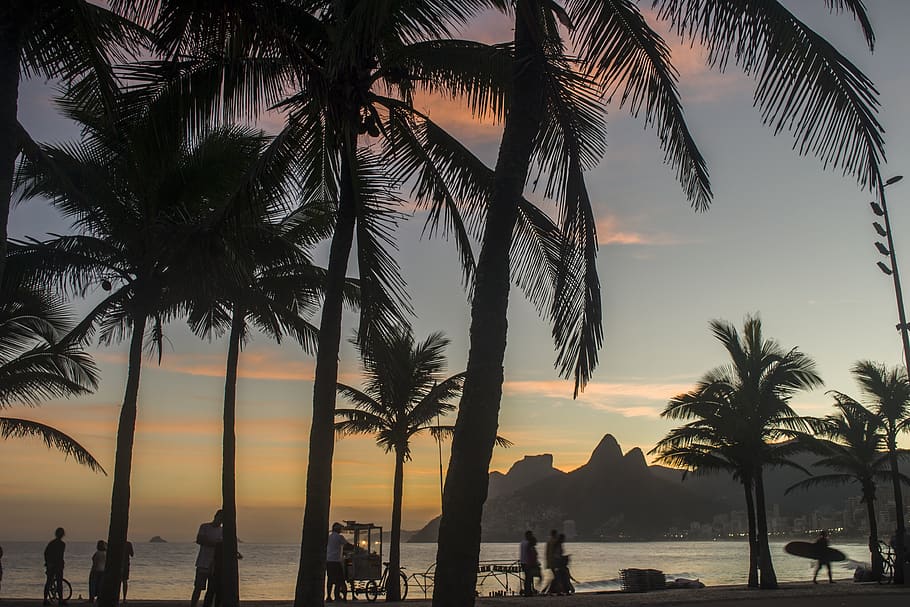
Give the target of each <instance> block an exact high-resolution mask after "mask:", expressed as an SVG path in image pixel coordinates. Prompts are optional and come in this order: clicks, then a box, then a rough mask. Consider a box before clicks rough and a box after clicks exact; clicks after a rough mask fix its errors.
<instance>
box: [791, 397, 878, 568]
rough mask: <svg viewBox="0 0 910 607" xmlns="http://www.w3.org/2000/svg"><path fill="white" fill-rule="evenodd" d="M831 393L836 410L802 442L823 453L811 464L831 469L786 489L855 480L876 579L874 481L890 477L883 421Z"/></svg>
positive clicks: (876, 534)
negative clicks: (866, 515) (864, 509)
mask: <svg viewBox="0 0 910 607" xmlns="http://www.w3.org/2000/svg"><path fill="white" fill-rule="evenodd" d="M830 394H831V395H832V396H833V397H834V400H835V404H834V407H835V408H836V409H837V411H838V412H837V414H835V415H828V416H826V417H825V418H824V419H819V420H813V422H812V427H813V428H812V429H813V435H810V436H806V437H804V438H803V439H802V443H803V444H804V445H805V446H806V448H807V449H809V450H810V451H812V452H813V453H816V454H817V455H819V456H821V457H822V459H820V460H818V461H817V462H815V463H814V466H816V467H818V468H826V469H828V470H831V471H832V472H830V473H828V474H819V475H815V476H812V477H810V478H807V479H804V480H801V481H800V482H798V483H794V484H793V485H792V486H790V487H788V488H787V490H786V491H785V493H790V492H791V491H794V490H796V489H812V488H814V487H818V486H823V485H828V486H830V485H835V486H839V485H846V484H848V483H858V484H859V487H860V491H861V493H862V496H863V497H862V501H863V503H864V504H866V513H867V514H868V517H869V552H870V554H871V555H872V575H873V576H874V578H875V579H878V578H879V577H880V576H881V574H882V556H881V553H880V552H879V548H878V521H877V519H876V516H875V487H876V482H877V481H878V482H882V481H884V482H887V481H888V480H890V479H891V474H890V471H889V470H888V464H889V454H888V452H887V451H886V450H883V449H882V447H884V445H885V436H884V432H883V430H884V424H883V422H882V420H881V418H879V417H878V416H877V415H875V414H874V413H872V412H871V411H869V410H868V409H866V408H865V407H863V406H862V405H861V404H860V403H858V402H857V401H855V400H853V399H852V398H850V397H849V396H847V395H846V394H843V393H841V392H833V391H832V392H831V393H830Z"/></svg>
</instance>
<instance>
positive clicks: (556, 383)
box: [503, 380, 692, 417]
mask: <svg viewBox="0 0 910 607" xmlns="http://www.w3.org/2000/svg"><path fill="white" fill-rule="evenodd" d="M691 387H692V384H691V383H672V382H667V383H647V382H641V383H639V382H612V383H608V382H592V383H590V384H588V386H587V388H585V391H584V392H582V393H581V394H579V395H578V398H577V399H576V400H577V402H579V403H581V404H583V405H585V406H587V407H590V408H592V409H597V410H600V411H608V412H610V413H616V414H619V415H622V416H623V417H658V416H659V415H660V412H661V411H662V410H663V408H664V405H665V404H666V402H667V400H669V399H670V398H671V397H673V396H675V395H676V394H680V393H682V392H685V391H686V390H689V389H690V388H691ZM503 392H504V393H505V394H507V395H509V396H535V397H543V398H555V399H561V400H571V398H572V386H571V383H570V382H568V381H563V380H548V381H538V380H529V381H507V382H505V384H503ZM630 401H631V402H630ZM641 401H652V402H646V403H642V402H641Z"/></svg>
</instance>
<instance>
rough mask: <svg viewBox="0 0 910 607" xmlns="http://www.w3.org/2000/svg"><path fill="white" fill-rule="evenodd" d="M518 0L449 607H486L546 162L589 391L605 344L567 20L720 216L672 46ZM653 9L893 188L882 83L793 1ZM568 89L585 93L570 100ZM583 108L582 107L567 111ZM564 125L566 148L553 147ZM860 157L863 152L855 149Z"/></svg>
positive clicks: (566, 363)
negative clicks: (495, 453) (521, 272)
mask: <svg viewBox="0 0 910 607" xmlns="http://www.w3.org/2000/svg"><path fill="white" fill-rule="evenodd" d="M503 4H504V5H506V6H509V7H511V8H513V9H514V12H515V46H514V49H515V50H514V57H515V63H514V68H513V77H512V79H511V87H510V95H511V96H510V97H509V98H508V99H507V100H506V102H505V104H504V113H505V115H506V118H505V125H504V132H503V137H502V143H501V145H500V153H499V157H498V160H497V165H496V175H495V178H494V186H493V189H492V196H491V198H490V204H489V211H488V213H487V215H486V218H485V223H484V224H483V235H482V239H481V242H482V249H481V253H480V258H479V261H478V265H477V268H476V276H477V281H476V284H475V285H474V290H473V300H472V316H471V345H470V350H469V352H470V354H469V358H468V365H467V372H466V373H467V375H466V379H465V386H464V396H463V398H462V400H461V403H460V406H459V412H458V420H457V421H456V428H457V430H456V432H455V437H454V440H453V444H452V454H453V455H452V460H451V463H450V467H449V474H448V477H447V482H446V491H445V497H444V505H443V514H442V520H441V522H440V531H439V548H438V551H437V569H436V577H435V580H434V598H433V601H434V605H436V606H437V607H441V606H443V605H452V606H459V607H461V606H463V605H468V604H473V601H474V591H475V589H474V584H473V582H474V581H476V563H477V558H478V555H479V549H480V521H481V516H482V511H483V503H484V501H485V499H486V482H485V479H486V477H487V474H488V471H489V462H490V457H491V453H492V444H493V442H492V441H493V436H494V434H495V431H496V427H497V423H498V414H499V405H500V401H501V393H502V389H501V386H502V380H503V372H502V365H503V361H504V353H505V344H506V326H507V319H506V316H507V307H508V295H509V266H510V263H512V264H518V263H522V261H521V259H520V257H517V256H514V255H510V253H511V247H510V244H511V241H510V238H511V235H512V233H513V228H514V226H515V221H516V217H517V209H516V201H518V200H519V199H520V198H521V195H522V193H523V191H524V188H525V186H526V183H527V181H528V178H529V174H531V172H530V167H531V165H532V161H533V160H537V161H538V163H539V164H540V165H541V166H542V171H541V173H549V177H548V181H547V189H548V192H549V193H555V194H557V198H558V199H559V200H560V202H561V203H562V207H561V210H560V215H561V220H562V229H563V233H564V234H565V235H566V237H567V240H568V241H569V242H570V243H572V244H573V245H574V247H575V248H576V250H580V251H582V259H583V263H581V264H572V265H571V266H570V267H568V268H567V267H563V268H557V280H556V282H557V285H559V286H562V287H564V286H566V285H570V286H571V287H573V288H568V289H566V288H557V291H556V292H557V296H556V297H555V299H554V300H553V303H552V306H551V317H552V320H553V324H554V329H553V334H554V337H555V338H556V343H557V347H558V349H559V357H558V359H557V366H558V367H559V368H560V370H561V371H562V372H563V373H564V374H565V375H567V376H572V377H574V379H575V390H576V393H577V391H578V390H579V389H581V388H583V387H584V385H585V383H586V382H587V380H588V379H589V377H590V375H591V373H592V370H593V368H594V367H595V365H596V362H597V350H598V348H599V346H600V343H601V338H602V332H601V327H600V311H599V303H600V291H599V284H598V279H597V274H596V268H595V266H594V259H593V258H594V251H595V248H596V235H595V232H594V215H593V209H592V208H591V204H590V200H589V199H588V196H587V192H586V191H585V188H584V181H583V178H582V172H583V169H584V168H586V167H589V166H591V164H592V160H593V161H594V162H596V160H597V159H598V158H599V155H598V153H597V152H598V149H599V145H600V144H599V143H597V140H598V138H599V137H601V136H602V130H601V129H599V128H597V119H596V116H597V111H596V109H595V108H594V107H592V106H591V98H590V95H587V94H585V93H584V92H583V91H585V90H590V89H589V87H588V86H584V85H582V83H579V82H576V86H575V87H568V86H555V84H556V83H555V82H554V80H560V84H562V85H566V84H568V80H567V79H566V77H565V76H562V77H561V79H560V78H558V77H555V74H556V73H557V72H554V71H553V69H552V68H553V67H554V66H555V65H558V64H559V62H560V60H561V58H562V57H563V56H564V52H563V49H564V44H563V41H562V38H561V37H560V35H561V31H560V29H559V27H558V22H560V23H562V24H563V25H565V26H567V27H568V29H569V31H570V32H571V33H570V35H571V39H572V40H571V41H572V47H573V49H575V50H576V52H577V53H578V54H579V56H580V58H581V59H582V65H583V66H584V67H585V69H586V71H587V74H588V75H589V76H590V77H591V78H592V79H593V82H592V83H590V84H593V85H595V86H599V87H600V91H601V92H602V93H604V94H607V95H610V96H613V95H614V94H616V93H618V95H616V98H618V99H619V100H620V102H621V103H626V104H628V106H629V108H630V109H631V110H632V112H633V113H634V114H635V115H639V114H641V115H642V116H643V117H644V119H645V121H646V123H647V124H653V125H655V126H656V127H657V129H658V132H659V135H660V140H661V144H662V147H663V148H664V150H665V152H666V159H667V161H668V162H669V163H670V164H671V165H672V166H673V167H674V168H676V170H677V176H678V178H679V179H680V181H681V183H682V184H683V187H684V189H685V190H686V194H687V196H688V198H689V199H690V200H691V201H692V203H693V205H694V206H696V207H698V208H706V207H707V205H708V203H709V201H710V196H711V191H710V185H709V183H708V176H707V169H706V167H705V163H704V160H703V158H702V156H701V154H700V152H699V151H698V149H697V148H696V146H695V144H694V141H693V138H692V136H691V135H690V133H689V131H688V128H687V127H686V124H685V121H684V119H683V114H682V110H681V107H680V103H679V98H678V94H677V89H676V81H677V74H676V72H675V70H674V69H673V68H672V66H671V65H670V61H669V59H670V57H669V55H670V54H669V49H668V47H667V46H666V44H665V43H664V42H663V41H662V40H661V38H660V36H658V35H657V34H656V33H655V32H654V31H653V30H652V29H651V28H650V27H649V26H648V25H647V23H646V22H645V20H644V18H643V17H642V15H641V13H640V12H639V9H638V8H637V6H636V5H635V3H633V2H629V1H627V0H622V1H618V2H593V1H591V0H567V1H566V2H565V3H564V4H565V10H563V8H562V6H560V4H559V3H558V2H552V1H549V0H514V1H513V2H503ZM653 4H654V5H655V6H657V7H658V8H659V11H658V15H659V16H660V17H661V18H663V19H666V20H668V21H669V22H670V23H671V24H673V25H674V26H676V27H677V29H678V32H679V33H680V34H682V35H683V36H685V37H687V38H689V39H691V40H692V41H698V42H700V43H703V44H704V45H706V46H707V48H708V52H709V54H708V61H709V63H710V64H711V65H713V66H717V67H721V68H722V67H723V66H724V65H725V64H726V63H727V62H728V60H730V59H731V58H732V59H733V60H734V61H735V62H737V63H738V64H740V65H741V66H742V67H743V68H744V69H745V71H746V72H747V73H749V74H752V75H754V76H755V77H756V78H757V80H758V89H757V94H756V100H757V105H758V106H759V107H760V108H761V109H762V111H763V119H764V121H765V122H766V123H768V124H770V125H773V126H774V128H775V130H777V131H780V130H782V129H784V128H787V129H789V130H791V131H793V133H794V135H795V136H796V138H797V141H798V147H799V151H800V153H812V154H814V155H816V156H819V157H820V158H821V159H822V160H823V162H824V163H825V164H826V165H832V164H833V165H837V166H840V167H842V168H843V169H844V170H845V171H848V172H851V173H852V174H854V175H855V176H856V177H857V179H858V181H859V182H860V183H862V184H863V185H867V186H869V187H870V188H872V187H881V186H882V179H881V175H880V173H879V162H880V159H881V156H882V148H883V142H882V129H881V127H880V125H879V124H878V122H877V121H876V120H875V117H874V112H875V111H876V108H877V105H878V101H877V93H876V91H875V89H874V87H873V86H872V84H871V82H869V80H868V79H867V78H866V77H865V76H864V75H863V74H862V73H861V72H860V71H859V70H858V69H857V68H856V67H855V66H853V65H852V64H851V63H850V62H849V61H848V60H846V58H844V57H843V56H842V55H840V54H839V53H838V52H837V51H836V50H835V49H834V48H833V47H832V46H831V45H830V44H828V43H827V42H826V41H825V40H824V39H823V38H821V37H820V36H818V35H817V34H815V33H814V32H813V31H812V30H811V29H809V28H808V27H807V26H806V25H805V24H803V23H802V22H800V21H799V20H798V19H796V18H795V17H794V16H793V15H792V14H791V13H789V12H788V11H787V10H786V9H785V8H784V7H783V6H782V5H780V4H779V3H777V2H764V1H762V2H759V1H752V0H749V1H745V2H727V1H726V0H719V1H718V0H695V1H688V0H686V1H683V0H654V2H653ZM829 8H830V9H831V10H842V9H844V8H847V9H848V10H850V11H852V13H853V14H854V16H855V17H856V18H857V19H858V20H859V21H860V23H861V24H862V27H863V30H864V32H865V33H866V36H867V40H868V42H869V45H870V46H871V45H872V41H873V37H872V32H871V27H870V26H869V21H868V18H867V17H866V14H865V10H864V7H863V6H862V5H861V4H859V3H854V2H850V3H841V2H837V3H829ZM795 65H796V66H798V67H794V66H795ZM562 73H563V74H565V72H564V71H563V72H562ZM548 77H549V78H548ZM572 88H574V90H572ZM568 91H572V93H571V94H569V95H568V96H566V95H565V94H564V93H565V92H568ZM580 91H581V92H580ZM510 100H520V102H519V103H510V102H509V101H510ZM571 100H574V101H575V102H576V104H577V105H575V107H572V106H571V104H566V103H564V102H566V101H571ZM592 119H593V120H592ZM560 130H562V134H563V136H564V138H563V139H562V141H563V142H564V145H557V144H555V143H554V141H555V140H554V135H555V134H557V133H559V132H560ZM592 144H593V146H592ZM845 149H849V150H850V152H849V153H847V154H845V153H844V152H843V150H845ZM535 183H536V182H535ZM564 250H567V249H564ZM566 265H567V266H568V264H566ZM579 294H580V295H581V298H580V300H579V297H578V295H579ZM579 301H580V302H581V303H580V305H579ZM770 577H773V575H771V576H770Z"/></svg>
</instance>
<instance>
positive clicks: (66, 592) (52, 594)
mask: <svg viewBox="0 0 910 607" xmlns="http://www.w3.org/2000/svg"><path fill="white" fill-rule="evenodd" d="M60 588H61V590H62V591H63V594H62V596H59V595H57V584H54V583H51V584H50V586H49V587H47V591H46V592H45V595H44V600H45V601H47V602H50V603H52V604H55V605H59V604H60V603H61V602H64V603H65V602H66V601H68V600H70V599H71V598H73V587H72V586H71V585H70V583H69V582H68V581H67V579H66V578H60Z"/></svg>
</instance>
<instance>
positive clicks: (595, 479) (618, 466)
mask: <svg viewBox="0 0 910 607" xmlns="http://www.w3.org/2000/svg"><path fill="white" fill-rule="evenodd" d="M796 461H797V462H798V463H799V464H801V465H803V466H804V467H806V468H809V467H810V464H811V462H812V461H813V456H811V455H806V456H802V457H797V458H796ZM682 477H683V474H682V471H680V470H676V469H672V468H666V467H664V466H648V464H647V461H646V460H645V456H644V453H642V451H641V449H638V448H635V449H632V450H630V451H628V452H627V453H625V454H623V451H622V448H621V447H620V445H619V443H618V442H617V441H616V439H615V438H614V437H613V436H612V435H609V434H607V435H606V436H604V437H603V439H601V441H600V443H599V444H598V445H597V447H596V448H595V449H594V451H593V452H592V453H591V457H590V458H589V459H588V462H587V463H585V464H584V465H583V466H581V467H579V468H577V469H575V470H572V471H571V472H562V471H560V470H557V469H556V468H554V467H553V456H552V455H550V454H543V455H533V456H525V457H524V458H523V459H522V460H520V461H518V462H515V464H513V465H512V467H511V468H510V469H509V471H508V472H507V473H506V474H502V473H500V472H492V473H491V474H490V480H489V489H488V491H489V495H488V498H487V503H486V505H485V506H484V513H483V520H482V527H483V539H484V541H488V542H497V541H513V540H515V538H520V537H521V536H522V534H523V533H524V531H525V530H526V529H533V530H534V531H535V532H536V533H538V534H545V533H547V532H548V530H549V529H563V528H564V527H566V528H569V527H571V528H574V529H575V531H576V533H577V538H578V539H579V540H606V539H654V538H659V537H662V536H664V534H665V533H666V532H667V531H668V530H670V529H671V528H674V527H675V528H682V529H688V528H689V524H690V523H691V522H693V521H698V522H710V521H711V519H712V517H713V516H714V515H715V514H720V513H727V512H730V511H731V510H743V509H744V499H743V488H742V485H740V484H739V483H738V482H736V481H734V480H733V479H732V478H731V477H729V476H726V475H711V476H693V475H688V476H687V477H686V479H685V481H683V479H682ZM802 478H805V474H803V473H802V472H800V471H798V470H791V469H783V470H768V471H767V472H766V473H765V488H766V495H767V504H768V507H769V510H770V509H771V508H772V507H773V505H774V504H779V505H780V509H781V512H782V513H786V514H787V515H789V516H794V515H799V514H805V513H808V512H812V511H813V510H816V509H820V510H824V509H826V508H830V507H831V506H832V505H833V506H835V507H839V506H840V505H841V504H843V502H844V499H845V498H846V497H848V496H851V495H854V494H855V492H856V491H855V488H853V487H850V486H849V485H848V486H847V487H842V488H820V489H819V490H817V491H816V490H813V491H812V492H798V493H794V494H791V495H789V496H784V490H785V489H786V488H787V487H789V486H790V485H792V484H793V483H795V482H797V481H798V480H800V479H802ZM670 506H672V507H670ZM769 514H770V512H769ZM566 521H573V523H574V524H572V525H565V522H566ZM438 530H439V518H438V517H437V518H435V519H433V520H432V521H430V522H429V523H427V525H426V526H425V527H424V528H423V529H421V530H420V531H418V532H416V533H415V534H414V535H413V536H412V537H411V539H410V541H412V542H434V541H436V536H437V534H438ZM542 536H543V535H541V537H542Z"/></svg>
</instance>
